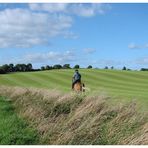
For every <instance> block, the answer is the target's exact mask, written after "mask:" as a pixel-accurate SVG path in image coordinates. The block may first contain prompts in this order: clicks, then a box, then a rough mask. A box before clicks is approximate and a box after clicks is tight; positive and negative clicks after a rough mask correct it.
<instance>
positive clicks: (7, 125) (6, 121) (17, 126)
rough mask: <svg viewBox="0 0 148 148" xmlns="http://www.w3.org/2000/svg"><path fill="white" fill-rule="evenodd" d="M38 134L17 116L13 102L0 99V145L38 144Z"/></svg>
mask: <svg viewBox="0 0 148 148" xmlns="http://www.w3.org/2000/svg"><path fill="white" fill-rule="evenodd" d="M37 140H38V138H37V132H36V131H35V130H33V128H31V127H28V125H27V123H26V122H25V121H24V120H23V119H21V118H20V117H18V116H17V114H16V112H15V111H14V108H13V106H12V104H11V102H9V101H7V100H6V99H5V98H3V97H0V145H8V144H21V145H22V144H36V143H37Z"/></svg>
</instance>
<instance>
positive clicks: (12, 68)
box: [0, 63, 148, 74]
mask: <svg viewBox="0 0 148 148" xmlns="http://www.w3.org/2000/svg"><path fill="white" fill-rule="evenodd" d="M79 68H80V65H78V64H77V65H75V66H74V67H71V66H70V64H64V65H60V64H55V65H53V66H50V65H46V66H41V68H39V69H34V68H33V66H32V64H31V63H28V64H16V65H14V64H4V65H2V66H0V74H6V73H11V72H29V71H44V70H52V69H79ZM86 68H87V69H91V68H93V67H92V66H91V65H89V66H88V67H86ZM104 69H114V67H113V66H112V67H110V68H109V67H108V66H105V67H104ZM122 70H128V71H129V70H131V69H129V68H126V67H125V66H124V67H123V68H122ZM140 70H141V71H148V68H141V69H140Z"/></svg>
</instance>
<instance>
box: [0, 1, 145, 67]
mask: <svg viewBox="0 0 148 148" xmlns="http://www.w3.org/2000/svg"><path fill="white" fill-rule="evenodd" d="M30 62H31V63H32V64H33V66H34V67H36V68H37V67H40V66H42V65H47V64H48V65H53V64H65V63H69V64H71V66H73V65H75V64H80V65H81V67H86V66H88V65H89V64H91V65H93V67H100V68H103V67H105V66H114V67H117V68H121V67H123V66H127V67H129V68H133V69H138V68H141V67H148V4H68V3H66V4H61V3H58V4H45V3H44V4H0V65H2V64H5V63H7V64H9V63H14V64H17V63H30Z"/></svg>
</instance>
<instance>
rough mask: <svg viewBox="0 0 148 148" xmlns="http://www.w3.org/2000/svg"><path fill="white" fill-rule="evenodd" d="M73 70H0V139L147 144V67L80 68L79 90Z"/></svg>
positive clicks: (54, 142)
mask: <svg viewBox="0 0 148 148" xmlns="http://www.w3.org/2000/svg"><path fill="white" fill-rule="evenodd" d="M73 72H74V70H50V71H41V72H20V73H10V74H4V75H0V96H3V97H0V118H1V120H0V144H97V145H98V144H104V145H106V144H147V141H148V131H147V129H148V122H147V121H148V118H147V117H148V116H147V111H148V109H147V106H148V91H147V88H148V72H141V71H119V70H96V69H80V73H81V75H82V81H83V82H84V83H85V85H86V87H87V88H89V91H87V92H86V93H84V94H77V93H76V94H75V93H71V79H72V75H73ZM7 98H9V100H8V99H7ZM133 99H134V100H136V101H134V102H130V101H131V100H133ZM128 102H130V103H128ZM112 103H113V104H112ZM114 103H115V104H114ZM137 104H138V105H137Z"/></svg>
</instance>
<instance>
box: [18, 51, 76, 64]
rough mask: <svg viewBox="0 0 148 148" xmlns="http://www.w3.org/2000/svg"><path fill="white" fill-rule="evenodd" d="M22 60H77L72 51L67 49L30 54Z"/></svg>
mask: <svg viewBox="0 0 148 148" xmlns="http://www.w3.org/2000/svg"><path fill="white" fill-rule="evenodd" d="M21 60H22V61H25V62H26V63H29V62H31V63H44V62H51V63H60V64H64V63H67V62H71V61H74V60H76V57H75V54H74V53H73V52H72V51H66V52H64V53H62V52H53V51H50V52H48V53H35V54H28V55H25V56H24V57H23V58H22V59H21Z"/></svg>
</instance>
